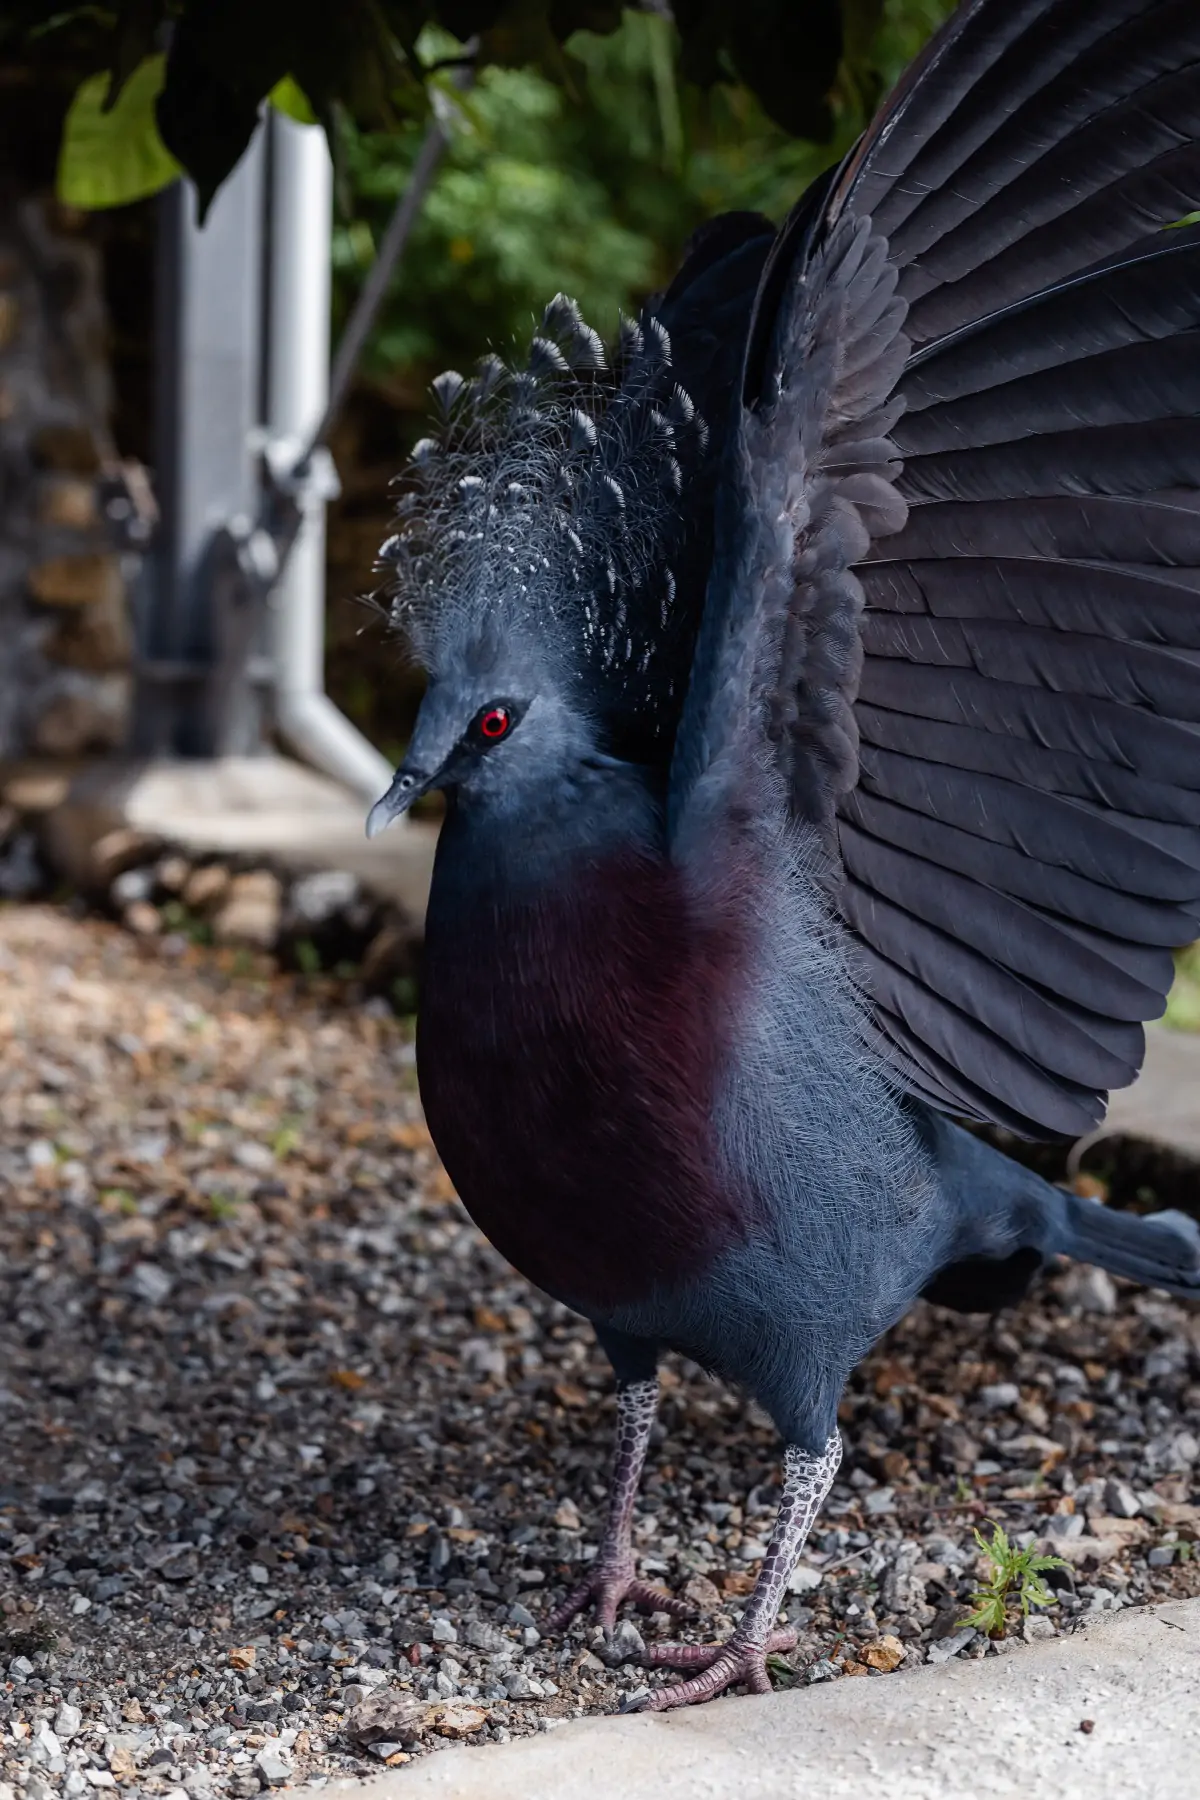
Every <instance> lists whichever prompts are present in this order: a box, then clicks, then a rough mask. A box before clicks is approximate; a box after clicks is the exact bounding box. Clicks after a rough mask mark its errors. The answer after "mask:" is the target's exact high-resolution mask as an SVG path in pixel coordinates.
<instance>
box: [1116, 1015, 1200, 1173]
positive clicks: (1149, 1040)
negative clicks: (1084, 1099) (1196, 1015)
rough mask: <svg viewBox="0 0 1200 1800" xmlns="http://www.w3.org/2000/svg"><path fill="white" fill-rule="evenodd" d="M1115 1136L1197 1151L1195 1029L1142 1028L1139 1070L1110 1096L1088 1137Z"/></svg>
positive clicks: (1198, 1043)
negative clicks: (1103, 1114) (1128, 1083)
mask: <svg viewBox="0 0 1200 1800" xmlns="http://www.w3.org/2000/svg"><path fill="white" fill-rule="evenodd" d="M1120 1136H1125V1137H1138V1138H1147V1139H1149V1141H1150V1142H1151V1143H1155V1144H1165V1145H1166V1146H1167V1147H1168V1148H1169V1149H1172V1150H1182V1151H1183V1152H1184V1153H1185V1154H1186V1155H1189V1156H1200V1033H1193V1032H1186V1031H1168V1030H1167V1029H1166V1028H1165V1027H1163V1026H1153V1025H1152V1026H1150V1027H1148V1029H1147V1031H1146V1061H1145V1065H1144V1067H1143V1069H1142V1073H1141V1075H1140V1076H1139V1077H1138V1079H1137V1080H1136V1081H1135V1082H1134V1084H1133V1086H1132V1087H1130V1088H1121V1089H1120V1090H1119V1091H1118V1092H1117V1093H1115V1094H1114V1095H1113V1097H1112V1101H1111V1103H1110V1105H1109V1109H1108V1117H1107V1118H1106V1119H1105V1121H1104V1124H1103V1126H1102V1127H1101V1129H1100V1130H1099V1131H1098V1132H1097V1133H1096V1134H1095V1136H1094V1137H1093V1138H1092V1139H1091V1140H1090V1141H1092V1142H1096V1141H1097V1140H1098V1139H1100V1138H1101V1137H1120Z"/></svg>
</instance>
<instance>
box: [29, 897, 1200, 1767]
mask: <svg viewBox="0 0 1200 1800" xmlns="http://www.w3.org/2000/svg"><path fill="white" fill-rule="evenodd" d="M0 1123H2V1130H0V1288H2V1290H3V1304H2V1305H0V1358H2V1361H0V1569H2V1570H3V1574H2V1575H0V1607H2V1616H0V1800H12V1792H13V1791H17V1790H19V1791H23V1792H24V1794H26V1795H27V1796H28V1800H48V1796H49V1795H50V1794H51V1793H57V1792H58V1791H60V1790H61V1791H65V1793H67V1794H68V1795H83V1794H86V1793H87V1792H88V1791H89V1789H92V1788H111V1787H113V1786H114V1785H120V1786H122V1787H125V1788H126V1789H128V1790H130V1791H133V1790H138V1791H142V1792H145V1793H147V1794H167V1793H170V1794H174V1795H176V1796H180V1797H181V1800H182V1794H183V1791H186V1794H187V1795H189V1796H203V1795H205V1794H208V1793H210V1792H213V1793H230V1794H232V1795H235V1796H249V1795H251V1794H254V1793H257V1792H259V1790H260V1789H262V1788H265V1787H268V1786H275V1785H284V1784H286V1783H288V1782H292V1781H295V1780H298V1779H300V1778H302V1777H309V1778H316V1779H320V1778H321V1777H322V1776H324V1775H328V1774H330V1773H334V1772H343V1771H347V1770H353V1769H359V1770H362V1769H364V1768H368V1767H371V1766H375V1767H377V1766H378V1764H379V1761H380V1760H383V1761H389V1762H391V1763H393V1764H394V1763H397V1762H401V1761H404V1760H406V1759H407V1758H409V1757H410V1756H416V1755H420V1754H423V1753H424V1752H426V1751H428V1750H429V1749H431V1748H437V1747H439V1746H440V1745H442V1744H444V1743H446V1742H449V1741H452V1740H454V1739H456V1738H457V1739H467V1740H468V1741H472V1742H482V1741H486V1740H488V1739H503V1738H505V1737H507V1736H509V1735H512V1734H515V1733H518V1732H528V1731H533V1730H537V1729H546V1728H548V1727H550V1726H551V1725H552V1724H553V1723H554V1722H555V1721H557V1720H559V1719H562V1718H564V1717H571V1716H577V1715H578V1714H579V1713H580V1712H595V1711H604V1710H611V1709H613V1708H614V1707H615V1706H617V1705H618V1704H619V1703H620V1701H621V1700H622V1698H623V1697H625V1696H627V1695H629V1694H631V1693H633V1692H634V1691H635V1690H637V1689H638V1688H640V1687H642V1686H643V1685H644V1683H645V1681H646V1679H647V1678H646V1675H645V1673H644V1671H642V1670H641V1669H639V1667H638V1666H637V1664H636V1662H629V1663H628V1664H626V1665H624V1666H620V1667H615V1668H614V1667H610V1666H608V1665H607V1664H606V1662H605V1660H604V1656H605V1655H607V1654H609V1653H610V1652H609V1649H608V1647H606V1646H605V1645H604V1644H603V1642H602V1641H601V1640H599V1639H598V1638H597V1636H596V1634H595V1633H594V1631H593V1630H592V1628H591V1627H589V1626H587V1625H586V1624H577V1625H576V1626H575V1627H573V1628H572V1630H571V1632H570V1633H569V1634H567V1636H566V1637H565V1638H563V1639H548V1638H543V1637H541V1636H540V1634H539V1626H538V1621H539V1620H540V1618H541V1617H542V1616H543V1614H544V1612H545V1611H546V1609H547V1606H548V1603H549V1602H550V1601H551V1599H553V1598H554V1597H556V1596H557V1595H558V1594H559V1593H561V1591H562V1590H563V1588H564V1585H565V1584H566V1582H567V1581H568V1580H569V1579H571V1578H572V1577H573V1576H575V1575H576V1574H577V1572H578V1568H579V1565H580V1564H581V1563H582V1562H584V1561H586V1560H587V1559H588V1557H589V1556H590V1555H592V1554H594V1549H595V1544H596V1534H597V1529H598V1525H599V1520H600V1515H601V1501H602V1498H603V1491H604V1490H603V1479H604V1471H605V1464H606V1462H607V1455H608V1435H609V1429H610V1424H611V1417H612V1402H611V1399H610V1397H609V1381H608V1377H607V1374H606V1372H605V1369H604V1367H603V1365H602V1364H601V1362H600V1361H599V1360H598V1359H597V1357H596V1355H595V1354H594V1352H593V1350H592V1347H591V1345H590V1343H589V1339H588V1336H587V1333H586V1332H585V1331H584V1330H583V1328H582V1327H581V1326H580V1325H579V1324H578V1323H576V1322H575V1321H573V1320H572V1319H571V1318H570V1316H569V1315H567V1314H566V1313H565V1312H564V1311H563V1310H562V1309H561V1308H559V1307H557V1306H555V1305H553V1304H552V1303H550V1302H548V1301H546V1300H544V1299H542V1298H541V1297H540V1296H539V1295H537V1294H535V1293H534V1292H532V1291H531V1290H530V1289H529V1288H528V1287H527V1286H526V1284H525V1283H524V1282H523V1281H521V1280H520V1279H519V1278H518V1277H517V1276H515V1275H514V1274H513V1273H512V1272H511V1271H510V1270H509V1269H508V1268H507V1267H506V1266H505V1265H504V1264H503V1263H502V1262H501V1261H500V1259H499V1258H498V1257H497V1256H495V1255H494V1254H493V1252H492V1251H491V1250H490V1249H489V1248H488V1247H487V1245H486V1244H484V1243H483V1241H482V1240H481V1239H480V1237H479V1235H478V1234H477V1233H476V1232H475V1230H474V1229H473V1227H472V1226H471V1225H470V1224H469V1222H468V1221H467V1219H466V1218H465V1216H464V1215H463V1213H462V1212H461V1210H460V1209H459V1207H458V1205H457V1202H456V1201H455V1199H454V1196H453V1194H452V1192H451V1190H450V1188H449V1186H448V1184H447V1182H446V1179H445V1176H444V1175H443V1174H442V1173H441V1171H440V1170H439V1168H438V1165H437V1163H436V1160H435V1158H434V1155H433V1152H432V1149H431V1146H430V1144H429V1140H428V1136H427V1134H426V1132H425V1130H424V1127H423V1125H422V1123H421V1119H420V1113H419V1109H418V1105H417V1100H416V1093H415V1081H414V1073H413V1055H412V1045H411V1033H410V1029H409V1027H408V1026H407V1025H406V1024H405V1023H404V1022H402V1021H399V1020H397V1019H395V1018H394V1017H393V1016H392V1015H391V1014H390V1013H389V1012H388V1011H387V1009H386V1008H385V1007H384V1005H383V1003H382V1002H381V1001H379V1000H373V1001H368V1002H367V1003H365V1004H363V1003H361V1002H356V1001H355V999H354V996H353V993H352V991H351V992H347V990H346V989H344V988H342V989H335V988H334V987H333V986H332V985H322V984H321V983H320V982H319V981H316V982H314V981H307V982H306V981H304V980H302V979H299V978H296V977H286V976H280V975H278V974H277V973H273V972H271V971H270V970H269V969H268V968H267V966H266V965H263V966H262V967H258V968H256V967H255V966H254V965H253V963H252V962H251V961H249V960H248V959H247V958H246V957H245V956H242V957H241V958H240V959H239V958H238V957H236V956H234V955H233V954H232V953H228V952H225V953H221V952H213V951H206V950H197V949H191V948H186V947H185V946H184V945H183V944H182V943H181V942H180V941H178V940H168V941H167V942H166V943H165V945H164V944H162V943H159V944H153V945H148V944H139V943H138V942H136V941H135V940H133V939H131V938H130V937H129V936H127V935H126V934H124V933H122V932H121V931H119V930H118V929H116V928H114V927H112V926H107V925H104V924H101V923H99V922H97V921H95V920H79V919H72V918H70V917H68V916H67V915H66V914H65V913H62V912H56V911H54V910H53V909H51V908H48V907H12V908H8V909H0ZM666 1383H667V1387H666V1393H665V1400H664V1406H663V1410H662V1419H661V1431H660V1441H659V1442H658V1445H657V1448H656V1451H655V1460H654V1467H653V1471H652V1472H651V1474H650V1475H649V1478H648V1480H647V1481H646V1483H645V1487H644V1494H643V1502H642V1509H641V1513H640V1517H639V1522H638V1527H637V1538H638V1543H639V1546H640V1550H641V1554H642V1568H643V1571H647V1572H649V1573H650V1574H651V1575H653V1576H656V1577H658V1578H659V1579H661V1580H662V1581H663V1582H665V1583H666V1584H668V1585H669V1586H671V1587H673V1588H675V1589H677V1590H679V1589H686V1591H688V1592H689V1594H690V1596H691V1597H692V1598H693V1599H694V1601H695V1602H696V1605H697V1607H698V1609H699V1611H700V1612H701V1614H702V1615H703V1616H702V1617H701V1618H700V1620H699V1622H698V1624H697V1627H696V1631H697V1632H702V1633H711V1632H713V1631H722V1630H726V1629H728V1628H729V1626H730V1624H731V1623H732V1620H733V1618H734V1617H735V1615H736V1613H737V1610H738V1607H739V1605H740V1603H741V1598H742V1596H743V1595H744V1594H745V1593H746V1592H747V1590H748V1589H749V1587H750V1585H751V1582H752V1579H753V1574H754V1571H755V1568H756V1565H757V1563H758V1560H759V1558H760V1556H761V1555H762V1553H763V1547H764V1542H765V1539H766V1536H767V1533H768V1531H769V1529H770V1517H771V1503H772V1499H773V1495H774V1492H775V1486H774V1484H775V1482H776V1462H775V1455H776V1446H775V1443H774V1440H773V1435H772V1433H771V1430H770V1428H769V1426H768V1425H767V1422H766V1420H765V1419H764V1418H763V1417H762V1416H761V1415H759V1414H758V1413H757V1412H756V1411H755V1410H754V1409H753V1408H751V1409H749V1410H747V1408H746V1406H745V1405H744V1404H743V1403H742V1402H740V1401H739V1400H738V1399H737V1398H736V1397H734V1396H732V1395H729V1394H727V1393H725V1392H724V1390H722V1389H721V1388H720V1387H717V1386H715V1385H713V1384H712V1383H710V1382H708V1381H707V1380H706V1379H705V1378H704V1377H703V1376H702V1375H700V1374H699V1373H698V1372H697V1371H696V1370H694V1369H692V1368H690V1367H688V1366H684V1365H679V1364H676V1365H674V1366H672V1367H670V1368H668V1370H667V1372H666ZM842 1418H843V1425H844V1429H845V1433H846V1437H847V1441H848V1447H849V1449H848V1456H847V1460H846V1463H845V1465H844V1468H843V1478H842V1480H841V1481H840V1483H839V1485H838V1486H837V1487H836V1488H835V1490H834V1495H833V1498H832V1500H831V1502H830V1504H829V1505H828V1507H827V1509H826V1513H825V1516H824V1518H823V1520H822V1523H821V1526H820V1528H819V1529H818V1532H817V1534H816V1537H815V1541H814V1543H813V1546H812V1548H811V1549H810V1551H809V1553H808V1554H807V1556H806V1558H805V1562H804V1565H803V1566H802V1568H801V1570H800V1571H799V1572H798V1574H797V1577H796V1579H795V1581H794V1583H793V1588H794V1592H793V1594H792V1596H791V1598H790V1601H789V1607H788V1611H789V1615H790V1617H791V1619H792V1620H793V1622H794V1623H796V1624H797V1625H798V1627H799V1629H800V1645H799V1649H798V1651H797V1653H796V1655H795V1656H794V1657H791V1658H789V1659H787V1662H786V1663H782V1664H780V1666H779V1668H778V1677H779V1679H780V1680H781V1681H814V1680H828V1679H844V1678H846V1677H847V1676H853V1675H860V1676H864V1677H867V1678H870V1679H877V1678H879V1673H880V1672H881V1671H884V1670H886V1669H888V1668H890V1667H892V1666H896V1665H897V1664H899V1663H904V1664H911V1663H912V1662H914V1661H923V1660H926V1659H928V1660H930V1661H941V1660H945V1659H946V1658H947V1657H948V1656H951V1655H962V1656H967V1657H976V1656H981V1655H985V1654H987V1655H991V1654H1001V1653H1004V1652H1006V1651H1007V1650H1009V1649H1010V1648H1011V1647H1015V1646H1017V1645H1019V1641H1020V1637H1021V1636H1022V1635H1027V1636H1036V1635H1044V1634H1049V1633H1052V1632H1054V1631H1057V1630H1062V1629H1069V1628H1070V1627H1071V1625H1072V1624H1073V1623H1074V1622H1075V1621H1076V1620H1078V1619H1079V1618H1080V1617H1081V1616H1084V1615H1086V1614H1088V1613H1090V1612H1095V1611H1097V1610H1100V1609H1103V1608H1109V1607H1120V1606H1125V1605H1130V1604H1135V1603H1137V1602H1139V1601H1142V1600H1145V1599H1148V1598H1150V1597H1152V1596H1160V1595H1166V1594H1171V1595H1177V1596H1178V1595H1184V1594H1191V1593H1194V1592H1196V1591H1198V1589H1200V1581H1198V1580H1197V1564H1196V1563H1195V1562H1194V1561H1192V1559H1191V1540H1192V1539H1193V1537H1195V1536H1197V1535H1200V1532H1198V1530H1197V1527H1198V1526H1200V1507H1198V1506H1197V1505H1195V1504H1194V1503H1193V1502H1194V1501H1195V1500H1197V1499H1200V1492H1197V1490H1196V1487H1195V1474H1196V1468H1197V1463H1198V1460H1200V1441H1198V1439H1200V1314H1197V1313H1196V1312H1192V1311H1189V1309H1188V1308H1186V1307H1185V1306H1183V1305H1178V1304H1175V1303H1174V1302H1171V1301H1169V1300H1166V1299H1164V1298H1163V1297H1161V1296H1158V1295H1148V1294H1144V1293H1141V1292H1139V1291H1138V1290H1136V1289H1134V1288H1132V1287H1128V1288H1127V1287H1125V1286H1124V1284H1114V1283H1113V1282H1111V1281H1110V1280H1109V1279H1108V1278H1107V1277H1106V1276H1103V1275H1099V1274H1097V1273H1096V1272H1093V1271H1086V1270H1072V1271H1068V1272H1066V1273H1064V1274H1062V1275H1060V1276H1057V1277H1055V1278H1054V1279H1052V1280H1049V1281H1046V1282H1045V1283H1043V1284H1042V1285H1041V1287H1040V1288H1039V1290H1038V1292H1037V1293H1036V1294H1035V1296H1033V1297H1032V1298H1031V1299H1030V1300H1029V1301H1027V1302H1026V1303H1025V1304H1024V1305H1023V1306H1021V1307H1020V1308H1018V1309H1016V1310H1015V1311H1012V1312H1010V1313H1007V1314H1005V1315H1003V1316H1002V1317H1001V1318H999V1319H998V1320H987V1319H962V1318H958V1317H956V1316H955V1315H953V1314H948V1313H944V1312H941V1311H938V1310H937V1309H935V1308H932V1307H928V1306H923V1307H921V1308H918V1309H917V1311H916V1312H914V1313H913V1314H912V1315H911V1316H910V1317H909V1318H908V1319H907V1320H905V1321H904V1323H903V1324H902V1325H901V1326H899V1327H898V1328H897V1329H896V1330H895V1331H894V1332H893V1333H891V1335H890V1336H889V1338H888V1339H887V1340H886V1342H885V1343H884V1344H883V1345H882V1346H881V1347H880V1349H879V1350H878V1351H877V1352H876V1353H875V1355H874V1356H872V1358H871V1359H870V1361H869V1362H868V1363H867V1364H866V1365H864V1367H863V1368H862V1370H860V1371H859V1373H858V1375H857V1376H856V1378H855V1381H854V1383H853V1386H852V1389H851V1391H850V1393H849V1394H848V1396H847V1399H846V1401H845V1404H844V1406H843V1410H842ZM984 1518H996V1519H1000V1520H1002V1521H1003V1523H1004V1524H1005V1525H1006V1527H1007V1529H1008V1530H1009V1532H1010V1533H1012V1534H1014V1535H1017V1534H1029V1535H1030V1536H1031V1537H1033V1538H1037V1539H1044V1540H1051V1541H1052V1544H1053V1547H1054V1548H1056V1549H1057V1550H1059V1551H1060V1552H1061V1554H1063V1555H1064V1556H1065V1557H1066V1558H1067V1559H1068V1562H1069V1568H1068V1569H1067V1570H1066V1571H1064V1572H1062V1573H1059V1574H1056V1575H1055V1576H1054V1577H1053V1579H1054V1581H1055V1582H1056V1583H1057V1593H1058V1602H1057V1605H1056V1606H1055V1607H1054V1608H1053V1609H1052V1610H1051V1611H1050V1612H1048V1613H1046V1614H1043V1615H1040V1616H1036V1617H1033V1618H1031V1619H1030V1620H1029V1621H1028V1622H1027V1623H1026V1625H1025V1626H1024V1628H1023V1632H1022V1629H1021V1628H1019V1627H1018V1628H1016V1629H1014V1632H1013V1634H1012V1636H1011V1637H1009V1638H1008V1639H1005V1640H1004V1641H1003V1642H1002V1643H1000V1644H993V1643H991V1642H990V1641H989V1640H986V1639H982V1638H980V1637H979V1636H978V1635H977V1634H975V1633H973V1632H971V1631H969V1630H962V1629H960V1628H959V1623H958V1622H959V1620H960V1619H961V1617H962V1615H963V1612H964V1610H965V1606H966V1602H967V1598H968V1596H969V1595H970V1593H971V1591H972V1588H973V1587H974V1585H975V1583H976V1580H977V1553H976V1550H975V1546H974V1543H973V1538H972V1532H973V1528H974V1527H975V1526H976V1525H977V1524H979V1523H981V1522H982V1520H983V1519H984ZM638 1629H639V1630H641V1631H642V1632H644V1633H645V1635H646V1636H649V1637H655V1636H659V1635H664V1634H666V1632H667V1630H668V1626H667V1621H666V1619H665V1617H664V1616H663V1615H655V1616H654V1618H652V1619H651V1620H648V1621H647V1620H645V1619H642V1620H640V1621H639V1622H638ZM639 1641H640V1640H639V1639H638V1636H637V1631H636V1630H635V1629H634V1628H633V1626H632V1625H630V1626H627V1627H623V1628H622V1630H621V1644H620V1645H619V1646H618V1647H619V1648H620V1647H623V1648H624V1649H626V1650H629V1651H634V1652H636V1650H637V1647H638V1643H639ZM597 1652H601V1654H597ZM652 1679H658V1677H653V1678H652Z"/></svg>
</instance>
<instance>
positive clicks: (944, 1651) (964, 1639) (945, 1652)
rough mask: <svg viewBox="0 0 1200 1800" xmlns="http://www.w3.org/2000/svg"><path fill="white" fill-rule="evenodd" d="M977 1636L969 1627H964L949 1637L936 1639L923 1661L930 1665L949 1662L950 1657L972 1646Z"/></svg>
mask: <svg viewBox="0 0 1200 1800" xmlns="http://www.w3.org/2000/svg"><path fill="white" fill-rule="evenodd" d="M978 1635H979V1634H978V1632H976V1631H974V1630H972V1628H971V1627H970V1626H969V1625H964V1626H963V1627H962V1629H961V1630H959V1631H953V1632H951V1633H950V1635H949V1637H941V1638H937V1639H936V1640H935V1641H934V1642H933V1643H932V1644H930V1646H929V1649H928V1650H927V1652H926V1656H925V1660H926V1661H927V1662H931V1663H944V1662H949V1661H950V1658H951V1657H952V1656H957V1655H958V1654H959V1652H960V1651H961V1650H965V1649H966V1648H967V1647H968V1645H970V1644H973V1643H974V1642H975V1639H976V1637H977V1636H978Z"/></svg>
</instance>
